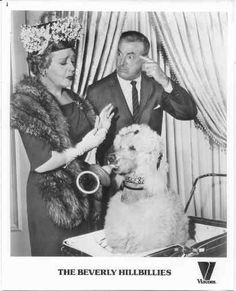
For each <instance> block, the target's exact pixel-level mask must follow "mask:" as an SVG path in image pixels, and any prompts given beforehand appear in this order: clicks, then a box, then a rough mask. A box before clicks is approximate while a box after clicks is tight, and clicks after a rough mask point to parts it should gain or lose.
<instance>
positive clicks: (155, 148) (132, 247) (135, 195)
mask: <svg viewBox="0 0 236 291" xmlns="http://www.w3.org/2000/svg"><path fill="white" fill-rule="evenodd" d="M114 148H115V155H116V159H117V162H116V171H117V173H118V174H120V175H123V176H124V177H142V178H143V184H142V185H140V186H142V187H143V190H130V189H129V188H126V187H124V189H123V190H120V191H118V192H117V193H116V194H115V195H114V196H113V197H112V198H111V200H110V202H109V207H108V211H107V215H106V219H105V235H106V239H107V242H108V245H109V246H110V247H111V248H112V249H113V251H114V252H115V253H140V252H144V251H148V250H152V249H156V248H163V247H167V246H169V245H173V244H185V242H186V241H187V238H188V219H187V217H186V215H185V214H184V211H183V206H182V203H181V200H180V197H179V195H178V194H176V193H174V192H173V191H169V190H168V189H167V185H166V171H167V165H166V164H165V163H164V162H163V161H161V162H160V160H161V159H160V157H162V155H163V148H164V146H163V142H162V140H161V137H160V136H158V135H157V134H156V132H154V131H153V130H152V129H151V128H150V127H149V126H147V125H137V124H134V125H131V126H129V127H125V128H123V129H122V130H120V132H119V134H118V135H117V136H116V138H115V141H114Z"/></svg>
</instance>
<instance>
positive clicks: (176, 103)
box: [87, 31, 197, 165]
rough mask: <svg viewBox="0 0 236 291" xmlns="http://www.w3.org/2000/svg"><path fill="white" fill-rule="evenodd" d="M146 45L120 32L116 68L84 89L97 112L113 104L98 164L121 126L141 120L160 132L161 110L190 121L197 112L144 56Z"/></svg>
mask: <svg viewBox="0 0 236 291" xmlns="http://www.w3.org/2000/svg"><path fill="white" fill-rule="evenodd" d="M149 48H150V44H149V41H148V39H147V38H146V37H145V36H144V35H143V34H141V33H140V32H137V31H127V32H124V33H122V35H121V37H120V40H119V45H118V52H117V58H116V71H115V72H113V73H112V74H110V75H108V76H107V77H105V78H103V79H101V80H100V81H98V82H95V83H94V84H92V85H91V86H89V88H88V92H87V98H88V100H89V101H90V102H91V103H92V104H93V105H94V107H95V109H96V110H97V111H98V113H100V112H101V110H102V109H103V108H104V107H105V106H106V105H107V104H109V103H111V104H112V105H113V106H114V112H115V116H114V118H113V121H112V126H111V127H110V130H109V132H108V135H107V138H106V140H105V142H104V143H103V144H102V146H101V147H100V148H99V150H98V153H97V157H98V160H99V162H100V163H101V164H102V165H104V164H106V157H107V154H109V153H110V152H111V151H112V144H113V141H114V138H115V135H116V134H117V133H118V131H119V130H120V129H121V128H122V127H125V126H128V125H131V124H133V123H138V124H141V123H145V124H148V125H149V126H150V127H151V128H152V129H154V130H155V131H156V132H157V133H158V134H161V128H162V116H163V110H165V111H166V112H168V113H169V114H171V115H172V116H173V117H175V118H177V119H181V120H191V119H193V118H194V117H195V116H196V114H197V108H196V105H195V102H194V100H193V98H192V97H191V95H189V93H187V92H186V90H184V89H183V88H182V87H180V86H179V85H178V84H176V83H175V82H173V81H172V80H170V79H169V78H168V77H167V76H166V75H165V73H164V72H163V71H162V70H161V68H160V66H159V64H157V63H156V62H154V61H153V60H151V59H149V58H148V57H147V55H148V52H149Z"/></svg>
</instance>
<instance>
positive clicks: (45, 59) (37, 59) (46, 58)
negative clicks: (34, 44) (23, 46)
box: [27, 42, 74, 77]
mask: <svg viewBox="0 0 236 291" xmlns="http://www.w3.org/2000/svg"><path fill="white" fill-rule="evenodd" d="M67 48H71V49H74V47H73V44H72V43H68V42H59V43H57V44H56V43H51V44H49V45H48V47H47V48H46V49H45V51H44V53H43V54H37V53H30V54H28V56H27V62H28V65H29V70H30V72H32V73H33V74H34V75H35V76H36V77H39V76H40V75H43V74H44V71H45V70H46V69H47V68H49V66H50V64H51V62H52V56H51V53H52V52H55V51H58V50H62V49H67Z"/></svg>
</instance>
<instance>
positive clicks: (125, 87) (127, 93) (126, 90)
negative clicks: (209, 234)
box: [117, 74, 173, 114]
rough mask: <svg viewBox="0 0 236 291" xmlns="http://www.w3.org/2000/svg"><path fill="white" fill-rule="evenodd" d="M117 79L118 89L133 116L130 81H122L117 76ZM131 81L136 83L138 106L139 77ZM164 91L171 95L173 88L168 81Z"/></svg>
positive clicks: (139, 93)
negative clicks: (119, 88)
mask: <svg viewBox="0 0 236 291" xmlns="http://www.w3.org/2000/svg"><path fill="white" fill-rule="evenodd" d="M117 78H118V81H119V83H120V87H121V90H122V92H123V94H124V97H125V100H126V103H127V105H128V107H129V110H130V112H131V113H132V114H133V101H132V85H131V83H130V82H131V81H130V80H124V79H122V78H120V77H119V75H118V74H117ZM132 81H136V82H137V83H136V88H137V91H138V101H139V104H140V95H141V75H140V76H139V77H138V78H136V79H134V80H132ZM164 90H165V91H166V92H167V93H171V91H172V90H173V87H172V84H171V82H170V80H169V83H168V85H167V86H166V87H165V88H164Z"/></svg>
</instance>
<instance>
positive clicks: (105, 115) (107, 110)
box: [95, 104, 114, 131]
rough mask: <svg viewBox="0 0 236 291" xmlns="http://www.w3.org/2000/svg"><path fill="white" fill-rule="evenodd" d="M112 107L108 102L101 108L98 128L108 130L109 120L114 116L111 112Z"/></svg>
mask: <svg viewBox="0 0 236 291" xmlns="http://www.w3.org/2000/svg"><path fill="white" fill-rule="evenodd" d="M113 108H114V107H113V105H112V104H108V105H107V106H105V107H104V108H103V109H102V111H101V113H100V114H99V121H98V124H97V128H98V129H99V128H105V129H106V130H107V131H108V130H109V128H110V126H111V120H112V118H113V116H114V112H112V110H113ZM95 127H96V125H95Z"/></svg>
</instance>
